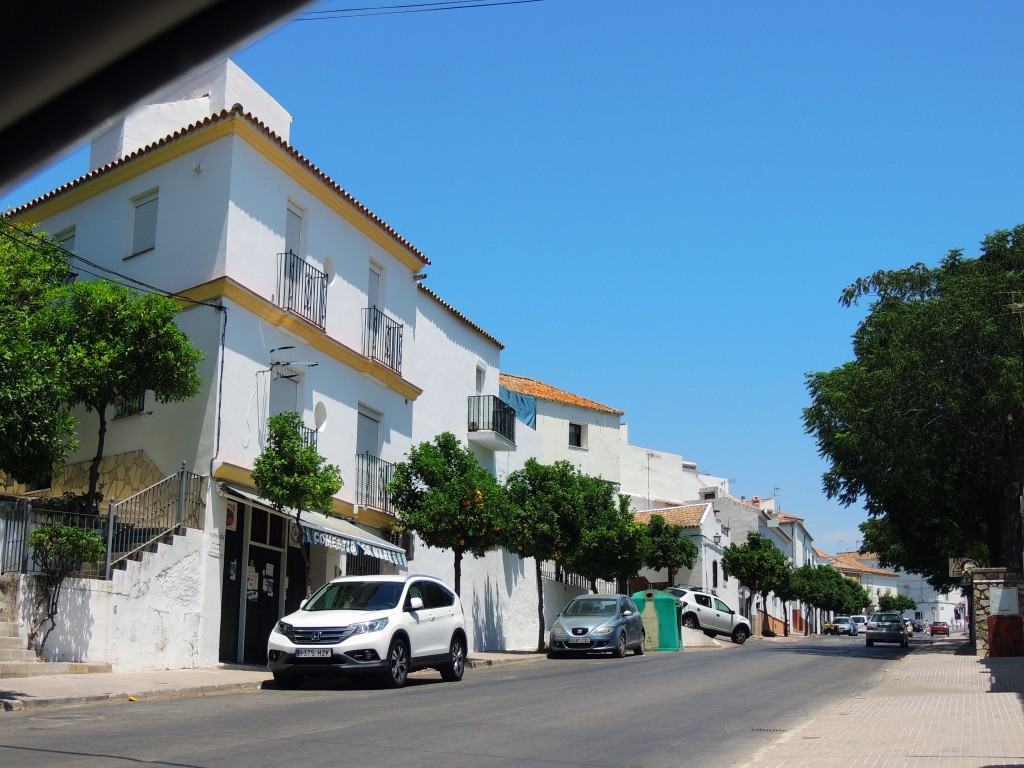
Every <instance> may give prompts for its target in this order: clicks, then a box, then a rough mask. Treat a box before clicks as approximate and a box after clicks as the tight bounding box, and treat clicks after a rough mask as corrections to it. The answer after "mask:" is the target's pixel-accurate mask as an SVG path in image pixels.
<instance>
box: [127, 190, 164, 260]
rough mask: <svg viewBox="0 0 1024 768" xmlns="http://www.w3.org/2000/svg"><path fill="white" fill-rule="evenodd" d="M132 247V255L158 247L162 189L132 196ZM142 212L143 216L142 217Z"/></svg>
mask: <svg viewBox="0 0 1024 768" xmlns="http://www.w3.org/2000/svg"><path fill="white" fill-rule="evenodd" d="M131 202H132V248H131V254H130V255H131V256H138V255H139V254H140V253H147V252H149V251H152V250H154V249H155V248H156V228H157V216H158V215H159V205H160V189H159V188H157V189H151V190H149V191H148V192H145V193H144V194H141V195H138V196H136V197H133V198H132V201H131ZM140 212H141V213H142V218H141V219H140V215H139V214H140Z"/></svg>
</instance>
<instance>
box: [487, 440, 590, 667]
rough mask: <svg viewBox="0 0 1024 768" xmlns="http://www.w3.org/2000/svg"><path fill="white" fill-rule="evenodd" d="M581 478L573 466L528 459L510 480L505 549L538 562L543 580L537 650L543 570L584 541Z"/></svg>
mask: <svg viewBox="0 0 1024 768" xmlns="http://www.w3.org/2000/svg"><path fill="white" fill-rule="evenodd" d="M579 476H580V475H579V472H578V471H577V470H576V468H575V467H573V466H572V464H570V463H569V462H567V461H556V462H555V463H554V464H541V463H540V462H538V461H537V460H536V459H532V458H531V459H527V460H526V464H525V465H524V466H523V468H522V469H519V470H516V471H515V472H512V473H511V474H510V475H509V476H508V477H507V478H506V479H505V490H506V492H507V493H508V497H509V501H510V502H511V506H510V508H509V513H508V520H507V523H506V524H505V526H504V527H503V529H502V530H503V533H504V535H503V536H501V543H502V546H504V547H505V548H506V549H508V550H509V551H511V552H514V553H516V554H518V555H519V557H521V558H525V557H532V558H534V569H535V576H536V580H537V650H538V652H540V651H543V650H544V634H545V632H544V630H545V621H544V580H543V578H542V577H541V564H542V563H543V562H545V561H555V562H561V560H562V557H563V553H564V552H568V551H572V550H573V549H574V548H575V546H576V544H577V543H578V541H579V535H580V530H581V528H582V521H583V494H582V489H581V487H580V483H579Z"/></svg>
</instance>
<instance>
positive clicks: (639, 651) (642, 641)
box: [633, 632, 647, 656]
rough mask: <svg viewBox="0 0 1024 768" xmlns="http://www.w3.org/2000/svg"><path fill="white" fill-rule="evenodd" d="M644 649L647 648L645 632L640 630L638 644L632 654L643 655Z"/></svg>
mask: <svg viewBox="0 0 1024 768" xmlns="http://www.w3.org/2000/svg"><path fill="white" fill-rule="evenodd" d="M646 650H647V633H646V632H641V633H640V644H639V645H638V646H637V647H636V649H635V650H634V651H633V655H634V656H643V655H644V652H645V651H646Z"/></svg>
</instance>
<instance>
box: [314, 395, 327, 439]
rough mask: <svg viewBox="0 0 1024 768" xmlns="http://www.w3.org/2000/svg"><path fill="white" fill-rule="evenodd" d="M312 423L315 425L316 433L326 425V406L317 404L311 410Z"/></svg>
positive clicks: (321, 403) (320, 403)
mask: <svg viewBox="0 0 1024 768" xmlns="http://www.w3.org/2000/svg"><path fill="white" fill-rule="evenodd" d="M313 423H314V424H316V431H317V432H319V431H320V430H321V429H322V428H323V426H324V424H326V423H327V406H326V405H324V404H323V401H321V402H319V403H317V404H316V406H314V408H313Z"/></svg>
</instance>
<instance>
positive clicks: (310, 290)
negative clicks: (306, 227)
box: [277, 251, 327, 328]
mask: <svg viewBox="0 0 1024 768" xmlns="http://www.w3.org/2000/svg"><path fill="white" fill-rule="evenodd" d="M277 265H278V266H277V303H278V305H279V306H281V307H284V308H285V309H287V310H290V311H292V312H294V313H295V314H297V315H300V316H301V317H304V318H306V319H307V320H309V321H310V322H311V323H313V324H314V325H316V326H318V327H319V328H323V327H325V326H326V325H327V274H326V273H324V272H321V271H320V270H319V269H317V268H316V267H314V266H313V265H312V264H310V263H309V262H307V261H306V260H305V259H303V258H302V257H300V256H298V255H296V254H295V253H294V252H292V251H285V252H284V253H279V254H277Z"/></svg>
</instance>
